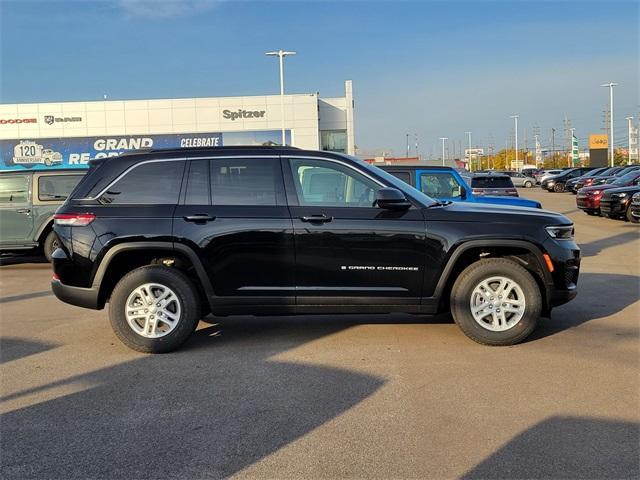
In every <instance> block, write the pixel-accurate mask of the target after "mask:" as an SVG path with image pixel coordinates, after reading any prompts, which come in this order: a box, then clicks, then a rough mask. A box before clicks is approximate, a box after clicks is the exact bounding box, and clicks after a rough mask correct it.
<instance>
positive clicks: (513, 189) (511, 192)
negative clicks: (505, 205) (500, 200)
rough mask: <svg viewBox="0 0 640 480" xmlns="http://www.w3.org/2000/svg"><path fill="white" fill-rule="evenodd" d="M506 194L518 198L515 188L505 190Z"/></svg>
mask: <svg viewBox="0 0 640 480" xmlns="http://www.w3.org/2000/svg"><path fill="white" fill-rule="evenodd" d="M507 194H509V195H515V196H518V190H516V189H515V188H507Z"/></svg>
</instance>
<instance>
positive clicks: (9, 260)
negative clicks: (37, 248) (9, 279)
mask: <svg viewBox="0 0 640 480" xmlns="http://www.w3.org/2000/svg"><path fill="white" fill-rule="evenodd" d="M23 263H45V264H46V263H49V262H47V259H46V258H44V257H43V256H37V255H34V254H33V253H29V254H2V255H0V267H3V266H5V265H21V264H23Z"/></svg>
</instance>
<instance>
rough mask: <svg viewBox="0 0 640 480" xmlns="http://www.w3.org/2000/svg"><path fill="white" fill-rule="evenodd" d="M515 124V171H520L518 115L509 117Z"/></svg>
mask: <svg viewBox="0 0 640 480" xmlns="http://www.w3.org/2000/svg"><path fill="white" fill-rule="evenodd" d="M511 118H513V121H514V123H515V137H516V170H518V171H520V170H522V169H521V168H520V162H519V161H518V115H511Z"/></svg>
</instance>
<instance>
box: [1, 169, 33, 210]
mask: <svg viewBox="0 0 640 480" xmlns="http://www.w3.org/2000/svg"><path fill="white" fill-rule="evenodd" d="M28 201H29V175H7V176H2V177H0V203H3V204H5V205H7V204H8V205H13V204H18V203H27V202H28Z"/></svg>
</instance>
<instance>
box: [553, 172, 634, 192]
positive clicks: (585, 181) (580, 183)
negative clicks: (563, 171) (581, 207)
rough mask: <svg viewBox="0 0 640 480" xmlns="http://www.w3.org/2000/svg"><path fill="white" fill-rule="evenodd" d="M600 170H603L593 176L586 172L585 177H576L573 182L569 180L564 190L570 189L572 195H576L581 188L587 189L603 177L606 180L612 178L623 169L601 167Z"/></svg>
mask: <svg viewBox="0 0 640 480" xmlns="http://www.w3.org/2000/svg"><path fill="white" fill-rule="evenodd" d="M601 168H603V170H600V172H598V173H597V174H595V175H590V174H591V173H592V172H588V173H586V174H585V175H582V176H581V177H577V178H574V179H573V180H569V181H568V182H567V185H566V186H565V188H566V189H567V190H569V189H572V191H573V192H574V193H578V190H580V189H581V188H583V187H589V186H591V185H593V183H594V182H598V181H599V180H601V179H603V178H605V177H607V178H609V177H612V176H613V175H615V174H616V173H618V172H619V171H620V170H622V168H623V167H610V168H607V167H601ZM594 171H595V170H594ZM573 182H575V183H573Z"/></svg>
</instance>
